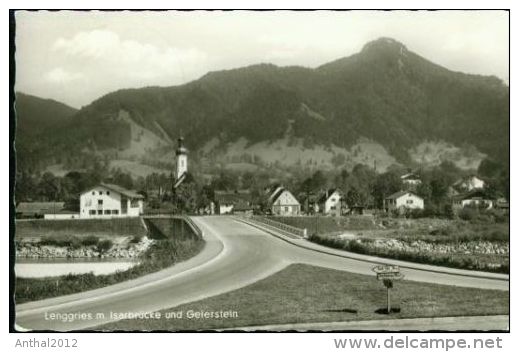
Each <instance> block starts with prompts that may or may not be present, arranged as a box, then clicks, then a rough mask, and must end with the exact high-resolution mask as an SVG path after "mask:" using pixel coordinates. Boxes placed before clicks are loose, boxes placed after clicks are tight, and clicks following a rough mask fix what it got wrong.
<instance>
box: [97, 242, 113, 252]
mask: <svg viewBox="0 0 519 352" xmlns="http://www.w3.org/2000/svg"><path fill="white" fill-rule="evenodd" d="M113 245H114V244H113V242H112V241H111V240H101V241H99V242H98V243H97V250H98V251H99V252H101V253H104V252H106V251H108V250H109V249H110V248H112V246H113Z"/></svg>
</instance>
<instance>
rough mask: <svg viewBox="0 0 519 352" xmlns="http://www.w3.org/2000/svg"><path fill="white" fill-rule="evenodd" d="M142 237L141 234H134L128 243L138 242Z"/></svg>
mask: <svg viewBox="0 0 519 352" xmlns="http://www.w3.org/2000/svg"><path fill="white" fill-rule="evenodd" d="M143 237H144V236H143V235H135V236H133V237H132V239H131V240H130V243H139V242H140V241H141V240H142V238H143Z"/></svg>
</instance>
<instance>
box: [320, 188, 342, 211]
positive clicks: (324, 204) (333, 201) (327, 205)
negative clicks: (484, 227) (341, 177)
mask: <svg viewBox="0 0 519 352" xmlns="http://www.w3.org/2000/svg"><path fill="white" fill-rule="evenodd" d="M341 198H342V193H341V191H340V190H339V189H337V188H331V189H328V190H327V191H326V192H324V193H323V194H322V195H321V197H320V198H319V200H318V202H317V204H318V206H319V211H320V212H321V213H322V214H324V215H332V216H340V215H341V208H342V207H341Z"/></svg>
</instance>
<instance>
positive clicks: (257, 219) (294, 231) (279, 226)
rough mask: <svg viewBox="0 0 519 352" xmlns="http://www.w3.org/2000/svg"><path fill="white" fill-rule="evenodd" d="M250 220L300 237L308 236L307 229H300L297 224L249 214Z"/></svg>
mask: <svg viewBox="0 0 519 352" xmlns="http://www.w3.org/2000/svg"><path fill="white" fill-rule="evenodd" d="M247 219H248V220H252V221H253V222H256V223H259V224H261V225H266V226H267V227H271V228H274V229H276V230H281V231H283V232H285V233H288V234H291V235H294V236H297V237H300V238H306V237H307V231H306V229H300V228H298V227H295V226H291V225H287V224H284V223H282V222H279V221H275V220H272V219H268V218H266V217H263V216H257V215H253V216H249V217H247Z"/></svg>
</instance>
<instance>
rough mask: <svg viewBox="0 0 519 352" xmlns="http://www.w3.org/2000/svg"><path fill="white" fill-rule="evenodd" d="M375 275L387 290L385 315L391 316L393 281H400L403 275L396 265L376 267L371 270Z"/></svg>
mask: <svg viewBox="0 0 519 352" xmlns="http://www.w3.org/2000/svg"><path fill="white" fill-rule="evenodd" d="M372 270H373V271H374V272H375V273H376V274H377V280H379V281H382V282H383V283H384V286H385V287H386V288H387V314H391V289H392V288H393V281H395V280H402V279H403V278H404V275H403V274H402V273H401V272H400V267H398V266H397V265H377V266H375V267H374V268H373V269H372Z"/></svg>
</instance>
